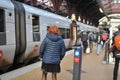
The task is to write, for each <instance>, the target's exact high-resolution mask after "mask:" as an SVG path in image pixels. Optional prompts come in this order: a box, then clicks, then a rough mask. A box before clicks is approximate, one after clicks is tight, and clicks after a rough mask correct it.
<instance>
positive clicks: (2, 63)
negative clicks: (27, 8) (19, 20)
mask: <svg viewBox="0 0 120 80" xmlns="http://www.w3.org/2000/svg"><path fill="white" fill-rule="evenodd" d="M15 44H16V42H15V20H14V9H9V8H0V70H1V69H2V70H4V69H6V68H7V67H6V66H8V65H10V64H12V63H13V60H14V55H15Z"/></svg>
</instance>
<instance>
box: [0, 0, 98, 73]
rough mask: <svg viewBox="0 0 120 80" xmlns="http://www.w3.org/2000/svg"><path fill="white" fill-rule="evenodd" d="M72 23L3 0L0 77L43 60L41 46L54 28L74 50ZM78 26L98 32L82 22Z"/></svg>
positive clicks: (1, 11)
mask: <svg viewBox="0 0 120 80" xmlns="http://www.w3.org/2000/svg"><path fill="white" fill-rule="evenodd" d="M71 23H72V20H71V19H69V18H66V17H63V16H60V15H57V14H54V13H51V12H48V11H45V10H43V9H39V8H37V7H33V6H30V5H27V4H24V3H20V2H17V1H13V0H0V73H1V74H2V73H5V72H7V71H10V70H13V68H15V67H20V66H24V65H27V64H29V63H31V62H35V61H37V60H39V47H40V44H41V42H42V40H43V39H44V37H45V36H46V34H47V28H48V27H49V26H51V25H56V26H58V28H59V29H60V32H61V35H62V38H63V39H64V42H65V46H66V49H68V48H70V47H71V46H70V43H71V41H72V42H75V41H74V40H71V37H70V34H71V28H70V27H71V26H70V25H71ZM77 25H78V27H79V29H81V30H86V31H87V30H88V31H96V30H97V28H95V27H93V26H90V25H87V24H84V23H81V22H77ZM77 31H78V29H76V30H75V32H77ZM73 36H76V34H74V35H73ZM72 45H74V43H73V44H72Z"/></svg>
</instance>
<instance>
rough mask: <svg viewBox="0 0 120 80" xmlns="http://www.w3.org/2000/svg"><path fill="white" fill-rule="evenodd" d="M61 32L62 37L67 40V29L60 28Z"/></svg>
mask: <svg viewBox="0 0 120 80" xmlns="http://www.w3.org/2000/svg"><path fill="white" fill-rule="evenodd" d="M59 30H60V35H61V36H62V38H63V39H65V28H59Z"/></svg>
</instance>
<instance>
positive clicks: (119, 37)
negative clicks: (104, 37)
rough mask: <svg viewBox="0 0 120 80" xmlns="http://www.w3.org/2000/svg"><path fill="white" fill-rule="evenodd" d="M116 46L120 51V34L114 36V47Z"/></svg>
mask: <svg viewBox="0 0 120 80" xmlns="http://www.w3.org/2000/svg"><path fill="white" fill-rule="evenodd" d="M114 46H115V47H116V49H117V50H119V51H120V34H117V35H116V36H115V37H114V44H113V47H114Z"/></svg>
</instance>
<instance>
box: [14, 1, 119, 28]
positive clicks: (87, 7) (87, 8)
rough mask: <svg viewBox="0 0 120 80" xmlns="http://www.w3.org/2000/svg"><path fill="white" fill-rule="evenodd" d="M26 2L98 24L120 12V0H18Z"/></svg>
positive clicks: (84, 21) (85, 21) (88, 22)
mask: <svg viewBox="0 0 120 80" xmlns="http://www.w3.org/2000/svg"><path fill="white" fill-rule="evenodd" d="M16 1H20V2H24V3H26V4H29V5H32V6H35V7H38V8H41V9H44V10H47V11H50V12H53V13H56V14H59V15H62V16H64V17H68V18H72V15H73V14H74V15H75V19H76V20H77V21H81V22H83V23H86V24H90V25H94V26H96V27H97V26H98V24H99V20H100V19H101V18H103V17H107V18H109V16H108V15H110V14H115V13H120V4H119V3H120V0H16Z"/></svg>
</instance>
